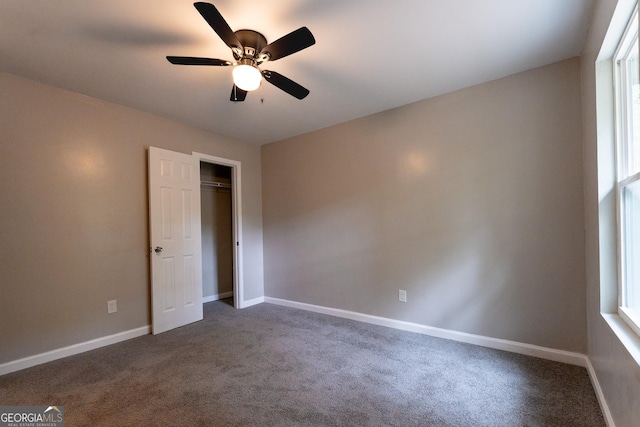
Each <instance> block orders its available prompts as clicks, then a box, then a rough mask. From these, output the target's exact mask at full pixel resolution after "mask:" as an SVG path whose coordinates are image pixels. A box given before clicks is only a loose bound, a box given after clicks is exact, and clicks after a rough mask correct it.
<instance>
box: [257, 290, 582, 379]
mask: <svg viewBox="0 0 640 427" xmlns="http://www.w3.org/2000/svg"><path fill="white" fill-rule="evenodd" d="M264 301H265V302H267V303H270V304H277V305H283V306H286V307H293V308H299V309H302V310H308V311H313V312H316V313H322V314H328V315H330V316H336V317H343V318H345V319H351V320H357V321H360V322H365V323H372V324H374V325H380V326H386V327H389V328H394V329H400V330H403V331H409V332H416V333H419V334H423V335H429V336H432V337H438V338H445V339H449V340H453V341H459V342H464V343H467V344H475V345H479V346H482V347H488V348H494V349H497V350H505V351H510V352H512V353H519V354H525V355H527V356H534V357H540V358H542V359H547V360H553V361H555V362H562V363H568V364H570V365H577V366H581V367H586V366H587V356H586V355H584V354H581V353H573V352H570V351H564V350H556V349H552V348H547V347H541V346H537V345H532V344H525V343H520V342H516V341H509V340H503V339H499V338H490V337H484V336H482V335H473V334H467V333H465V332H457V331H451V330H448V329H441V328H434V327H432V326H426V325H421V324H418V323H411V322H405V321H402V320H394V319H389V318H386V317H379V316H371V315H369V314H362V313H356V312H354V311H347V310H340V309H337V308H330V307H322V306H318V305H312V304H306V303H302V302H295V301H288V300H283V299H279V298H270V297H265V298H264Z"/></svg>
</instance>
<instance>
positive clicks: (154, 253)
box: [149, 147, 202, 334]
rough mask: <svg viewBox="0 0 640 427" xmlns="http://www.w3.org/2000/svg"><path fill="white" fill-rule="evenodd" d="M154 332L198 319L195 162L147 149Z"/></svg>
mask: <svg viewBox="0 0 640 427" xmlns="http://www.w3.org/2000/svg"><path fill="white" fill-rule="evenodd" d="M149 223H150V234H151V255H150V256H151V291H152V293H151V295H152V317H153V318H152V321H153V333H154V334H158V333H160V332H164V331H167V330H170V329H173V328H177V327H179V326H183V325H186V324H189V323H192V322H196V321H198V320H202V247H201V242H200V241H201V234H200V161H199V160H198V159H196V158H195V157H194V156H192V155H190V154H182V153H176V152H173V151H168V150H163V149H160V148H155V147H150V148H149Z"/></svg>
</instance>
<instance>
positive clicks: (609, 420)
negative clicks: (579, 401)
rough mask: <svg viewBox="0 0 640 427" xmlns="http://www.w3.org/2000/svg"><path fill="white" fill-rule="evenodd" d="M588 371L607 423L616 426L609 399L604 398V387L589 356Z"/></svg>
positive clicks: (608, 425)
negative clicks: (608, 402)
mask: <svg viewBox="0 0 640 427" xmlns="http://www.w3.org/2000/svg"><path fill="white" fill-rule="evenodd" d="M587 371H588V372H589V378H591V385H593V390H594V391H595V393H596V397H597V398H598V403H600V409H601V410H602V416H603V417H604V421H605V422H606V423H607V427H616V424H615V422H614V421H613V416H612V415H611V411H610V410H609V405H608V404H607V400H606V399H605V398H604V392H603V391H602V387H601V386H600V382H599V381H598V376H597V375H596V370H595V369H594V367H593V365H592V364H591V360H590V359H589V358H587Z"/></svg>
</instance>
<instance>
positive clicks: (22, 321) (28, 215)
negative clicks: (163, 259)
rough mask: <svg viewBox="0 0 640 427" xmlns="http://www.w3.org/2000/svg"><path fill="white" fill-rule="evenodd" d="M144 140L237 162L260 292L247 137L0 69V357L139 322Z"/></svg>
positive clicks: (256, 154)
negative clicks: (111, 307)
mask: <svg viewBox="0 0 640 427" xmlns="http://www.w3.org/2000/svg"><path fill="white" fill-rule="evenodd" d="M149 146H156V147H162V148H166V149H170V150H174V151H180V152H184V153H190V152H192V151H198V152H201V153H205V154H210V155H214V156H219V157H223V158H228V159H232V160H236V161H240V162H242V173H243V176H242V191H243V193H242V196H243V207H242V212H243V236H244V242H245V245H244V248H243V250H244V252H243V255H244V283H245V299H247V300H249V299H253V298H258V297H261V296H262V295H263V268H262V230H261V227H262V224H261V221H262V218H261V188H260V150H259V147H256V146H251V145H248V144H244V143H241V142H238V141H234V140H230V139H228V138H224V137H221V136H219V135H216V134H214V133H211V132H207V131H204V130H199V129H194V128H191V127H187V126H184V125H181V124H178V123H176V122H172V121H169V120H165V119H161V118H159V117H156V116H153V115H150V114H146V113H142V112H139V111H135V110H132V109H129V108H125V107H120V106H117V105H113V104H109V103H106V102H103V101H99V100H95V99H92V98H88V97H84V96H82V95H78V94H75V93H71V92H67V91H63V90H60V89H56V88H53V87H50V86H46V85H42V84H39V83H36V82H32V81H29V80H25V79H22V78H17V77H14V76H11V75H7V74H0V220H1V223H2V226H1V227H0V242H1V245H0V281H1V283H0V363H3V362H7V361H11V360H16V359H18V358H22V357H25V356H30V355H34V354H39V353H42V352H45V351H48V350H52V349H57V348H61V347H64V346H68V345H71V344H75V343H79V342H83V341H87V340H90V339H93V338H98V337H102V336H106V335H110V334H114V333H118V332H122V331H127V330H130V329H134V328H138V327H140V326H144V325H148V324H149V323H150V312H149V310H150V288H149V272H148V248H149V242H148V220H147V182H146V174H147V167H146V164H147V155H146V149H147V148H148V147H149ZM111 299H117V301H118V313H117V314H113V315H109V316H108V315H107V309H106V305H107V300H111Z"/></svg>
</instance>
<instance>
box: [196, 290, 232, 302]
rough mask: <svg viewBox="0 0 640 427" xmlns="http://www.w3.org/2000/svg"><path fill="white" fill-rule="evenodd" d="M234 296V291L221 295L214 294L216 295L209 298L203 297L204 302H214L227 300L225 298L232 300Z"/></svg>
mask: <svg viewBox="0 0 640 427" xmlns="http://www.w3.org/2000/svg"><path fill="white" fill-rule="evenodd" d="M232 296H233V291H230V292H223V293H221V294H214V295H209V296H208V297H202V302H203V303H205V302H213V301H218V300H221V299H225V298H231V297H232Z"/></svg>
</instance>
